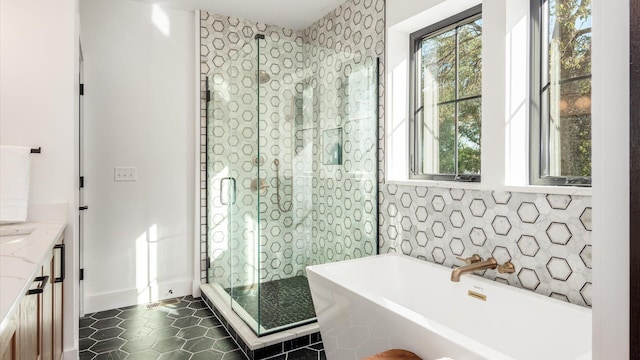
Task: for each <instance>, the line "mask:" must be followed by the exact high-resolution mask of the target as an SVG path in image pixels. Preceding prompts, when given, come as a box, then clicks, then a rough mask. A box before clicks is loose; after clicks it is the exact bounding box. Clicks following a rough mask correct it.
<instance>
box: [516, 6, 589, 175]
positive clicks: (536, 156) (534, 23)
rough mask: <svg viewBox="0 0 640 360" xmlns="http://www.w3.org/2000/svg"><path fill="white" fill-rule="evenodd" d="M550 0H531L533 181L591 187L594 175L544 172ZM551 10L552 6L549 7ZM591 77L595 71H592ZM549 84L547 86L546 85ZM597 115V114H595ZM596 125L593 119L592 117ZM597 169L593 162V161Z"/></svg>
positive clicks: (531, 155)
mask: <svg viewBox="0 0 640 360" xmlns="http://www.w3.org/2000/svg"><path fill="white" fill-rule="evenodd" d="M548 1H549V0H531V1H530V5H531V9H530V14H531V15H530V22H531V27H530V42H531V44H530V51H531V57H530V61H531V63H530V65H529V67H530V83H531V86H530V94H529V98H530V106H529V184H530V185H543V186H544V185H546V186H568V187H571V186H573V187H591V179H592V176H593V174H592V176H589V177H586V176H554V175H543V167H545V166H548V163H547V160H546V159H547V158H548V151H549V150H548V149H547V147H546V146H544V145H545V142H544V141H543V140H542V136H543V131H542V127H543V126H544V125H545V124H548V123H549V113H548V111H544V109H543V107H545V108H546V109H548V106H549V104H548V102H549V101H548V100H547V101H546V104H544V103H543V101H544V99H543V94H544V90H543V89H542V76H543V71H546V69H548V66H549V64H548V63H547V61H545V59H543V56H544V55H545V52H544V51H543V49H542V47H543V45H544V42H543V41H542V39H543V35H545V34H546V31H547V30H546V29H544V28H543V25H544V24H546V22H545V21H544V19H543V17H544V16H548V14H545V11H544V9H543V6H544V5H545V3H547V2H548ZM547 12H548V10H547ZM589 78H591V74H589ZM545 88H546V86H545ZM592 119H593V117H592ZM591 124H592V128H593V121H592V123H591ZM591 165H592V169H593V162H592V163H591Z"/></svg>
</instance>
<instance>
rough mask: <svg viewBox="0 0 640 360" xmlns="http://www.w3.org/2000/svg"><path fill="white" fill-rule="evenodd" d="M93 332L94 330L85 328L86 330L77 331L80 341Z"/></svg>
mask: <svg viewBox="0 0 640 360" xmlns="http://www.w3.org/2000/svg"><path fill="white" fill-rule="evenodd" d="M94 332H96V329H93V328H90V327H87V328H82V329H80V331H79V333H80V334H79V335H80V338H81V339H82V338H87V337H89V336H91V334H93V333H94Z"/></svg>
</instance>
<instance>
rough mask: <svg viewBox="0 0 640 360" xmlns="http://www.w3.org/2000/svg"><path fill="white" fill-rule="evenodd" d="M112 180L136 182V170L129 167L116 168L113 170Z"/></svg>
mask: <svg viewBox="0 0 640 360" xmlns="http://www.w3.org/2000/svg"><path fill="white" fill-rule="evenodd" d="M113 180H114V181H117V182H120V181H136V180H138V169H137V168H135V167H131V166H127V167H124V166H116V167H115V168H113Z"/></svg>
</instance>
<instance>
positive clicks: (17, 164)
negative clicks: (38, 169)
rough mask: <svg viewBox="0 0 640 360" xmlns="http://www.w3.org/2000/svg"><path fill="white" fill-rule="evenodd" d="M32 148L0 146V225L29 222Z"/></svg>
mask: <svg viewBox="0 0 640 360" xmlns="http://www.w3.org/2000/svg"><path fill="white" fill-rule="evenodd" d="M30 160H31V148H29V147H26V146H8V145H1V146H0V223H12V222H23V221H26V220H27V204H28V203H29V174H30V170H31V162H30Z"/></svg>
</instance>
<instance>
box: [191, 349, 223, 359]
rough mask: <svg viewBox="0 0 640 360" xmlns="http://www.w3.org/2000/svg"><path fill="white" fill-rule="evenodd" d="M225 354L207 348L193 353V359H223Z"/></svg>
mask: <svg viewBox="0 0 640 360" xmlns="http://www.w3.org/2000/svg"><path fill="white" fill-rule="evenodd" d="M223 356H224V353H223V352H219V351H216V350H207V351H201V352H198V353H195V354H193V356H191V360H222V357H223Z"/></svg>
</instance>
